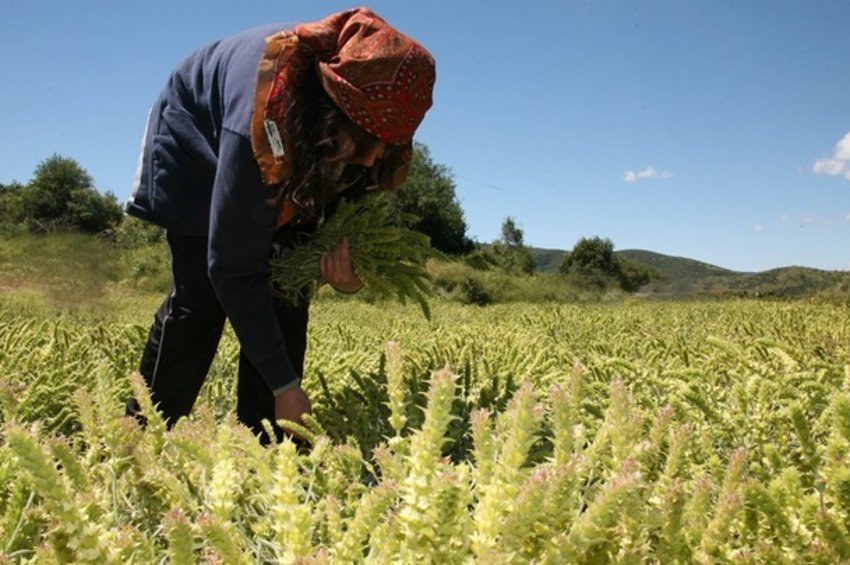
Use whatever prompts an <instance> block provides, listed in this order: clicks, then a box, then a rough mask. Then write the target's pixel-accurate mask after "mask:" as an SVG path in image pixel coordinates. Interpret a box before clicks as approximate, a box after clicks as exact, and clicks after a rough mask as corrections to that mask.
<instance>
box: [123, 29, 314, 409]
mask: <svg viewBox="0 0 850 565" xmlns="http://www.w3.org/2000/svg"><path fill="white" fill-rule="evenodd" d="M284 28H285V26H284V25H280V24H276V25H267V26H263V27H259V28H255V29H251V30H248V31H245V32H242V33H240V34H238V35H234V36H232V37H229V38H226V39H223V40H220V41H217V42H214V43H211V44H210V45H207V46H205V47H203V48H201V49H199V50H198V51H196V52H195V53H193V54H191V55H189V56H188V57H187V58H186V59H184V60H183V61H182V62H181V63H180V64H179V65H178V66H177V68H176V69H175V70H174V71H173V73H172V74H171V77H170V78H169V80H168V83H167V84H166V86H165V88H164V89H163V91H162V93H161V94H160V95H159V98H158V99H157V101H156V103H155V104H154V106H153V108H152V110H151V114H150V117H149V119H148V124H147V129H146V131H145V135H144V143H143V147H142V152H141V156H140V158H139V167H138V170H137V174H136V182H135V184H134V187H133V192H132V197H131V199H130V201H129V202H128V203H127V207H126V211H127V213H128V214H130V215H132V216H135V217H138V218H141V219H143V220H147V221H149V222H153V223H154V224H157V225H159V226H162V227H164V228H165V229H166V230H169V231H172V232H174V233H179V234H183V235H190V236H199V237H206V238H208V268H209V269H208V270H209V277H210V280H211V281H212V284H213V287H214V288H215V291H216V294H217V296H218V298H219V301H220V302H221V306H222V308H223V309H224V311H225V313H226V314H227V317H228V318H229V320H230V323H231V325H232V326H233V329H234V331H235V332H236V336H237V337H238V338H239V342H240V344H241V346H242V350H243V351H244V353H245V354H246V355H247V357H248V359H249V360H250V361H251V362H252V364H253V365H254V366H255V367H256V368H257V370H258V371H259V372H260V374H261V375H262V377H263V379H264V380H265V382H266V384H267V385H268V386H269V389H271V390H272V391H273V392H276V393H279V392H281V391H283V390H285V389H286V388H288V387H289V386H292V385H293V384H294V383H297V381H298V375H296V374H295V371H294V369H293V367H292V364H291V362H290V360H289V357H288V355H287V353H286V347H285V345H284V340H283V335H282V333H281V331H280V329H279V328H278V325H277V322H276V320H275V316H274V311H273V309H272V296H271V292H270V289H269V283H268V276H267V275H268V259H269V253H270V251H271V245H272V241H273V238H274V235H275V231H276V227H277V225H276V224H277V210H276V209H274V208H273V207H272V206H269V205H268V203H267V199H268V197H269V196H270V195H271V192H270V190H271V189H270V188H269V187H267V186H266V185H264V184H263V182H262V180H261V177H260V170H259V167H258V165H257V163H256V160H255V158H254V154H253V151H252V148H251V138H250V123H251V115H252V112H253V102H254V85H255V81H256V75H257V64H258V62H259V59H260V57H261V55H262V53H263V50H264V49H265V38H266V37H267V36H269V35H272V34H273V33H275V32H277V31H280V30H281V29H284Z"/></svg>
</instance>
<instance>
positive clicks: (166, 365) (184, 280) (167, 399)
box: [127, 233, 308, 444]
mask: <svg viewBox="0 0 850 565" xmlns="http://www.w3.org/2000/svg"><path fill="white" fill-rule="evenodd" d="M166 237H167V240H168V246H169V248H170V250H171V269H172V284H171V291H170V293H169V295H168V296H167V297H166V299H165V301H164V302H163V303H162V306H160V308H159V310H158V311H157V312H156V315H155V316H154V321H153V325H152V326H151V329H150V333H149V334H148V341H147V343H146V344H145V349H144V352H143V353H142V361H141V364H140V368H139V371H140V373H141V374H142V376H143V377H144V380H145V383H147V386H148V389H149V390H150V393H151V399H152V400H153V402H154V404H155V405H158V407H159V410H160V412H161V413H162V415H163V417H164V418H165V419H166V422H167V423H168V425H169V427H171V426H173V425H174V423H175V422H176V421H177V420H178V419H179V418H180V417H181V416H185V415H187V414H189V412H190V411H191V410H192V406H193V405H194V403H195V399H196V398H197V397H198V393H199V392H200V390H201V385H203V383H204V379H205V378H206V376H207V372H208V371H209V368H210V364H211V363H212V360H213V357H215V353H216V349H217V348H218V342H219V340H220V339H221V333H222V330H223V328H224V321H225V318H226V316H225V313H224V310H222V308H221V305H220V304H219V301H218V297H217V296H216V294H215V291H214V290H213V287H212V283H211V282H210V280H209V276H208V275H207V239H206V238H203V237H191V236H182V235H177V234H172V233H168V234H167V236H166ZM274 309H275V314H276V317H277V323H278V326H279V327H280V329H281V332H282V333H283V336H284V340H285V342H286V350H287V353H288V354H289V358H290V361H291V362H292V366H293V367H294V368H295V371H296V373H297V374H298V375H303V372H304V371H303V368H304V353H305V351H306V349H307V318H308V305H304V306H299V307H290V306H288V305H286V304H284V303H282V302H281V301H279V300H275V301H274ZM139 412H140V407H139V404H138V402H137V401H136V399H135V398H131V399H130V400H129V401H128V403H127V414H128V415H132V416H136V417H138V418H140V419H141V416H140V414H139ZM236 414H237V417H238V418H239V420H240V421H241V422H242V423H244V424H245V425H247V426H248V427H250V428H251V429H252V430H253V431H254V433H255V434H259V435H260V441H262V443H264V444H265V443H268V442H269V437H268V435H267V434H266V432H265V429H264V428H263V426H262V424H261V421H262V420H263V419H264V418H265V419H267V420H269V421H270V422H272V423H273V422H274V396H273V395H272V393H271V390H269V388H268V386H266V384H265V382H264V381H263V379H262V378H261V377H260V374H259V373H258V372H257V370H256V369H255V368H254V366H253V365H252V364H251V362H250V361H249V360H248V358H247V357H246V356H245V354H244V352H240V354H239V373H238V383H237V403H236ZM142 422H143V420H142ZM143 423H144V422H143ZM273 428H274V430H275V434H276V435H277V440H278V441H280V440H281V438H282V436H283V431H282V430H281V429H280V428H279V427H278V426H277V425H273Z"/></svg>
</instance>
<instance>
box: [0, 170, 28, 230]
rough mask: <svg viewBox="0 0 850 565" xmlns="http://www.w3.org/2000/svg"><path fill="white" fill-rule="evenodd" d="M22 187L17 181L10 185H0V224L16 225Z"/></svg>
mask: <svg viewBox="0 0 850 565" xmlns="http://www.w3.org/2000/svg"><path fill="white" fill-rule="evenodd" d="M23 190H24V185H22V184H21V183H19V182H17V181H13V182H12V183H10V184H2V183H0V224H14V223H17V221H18V220H17V218H18V217H20V215H21V213H20V207H21V193H22V192H23Z"/></svg>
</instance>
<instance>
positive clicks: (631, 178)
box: [623, 167, 673, 182]
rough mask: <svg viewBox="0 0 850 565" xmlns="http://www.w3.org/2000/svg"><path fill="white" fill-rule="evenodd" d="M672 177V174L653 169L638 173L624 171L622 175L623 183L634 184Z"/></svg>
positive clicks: (649, 168) (647, 168) (648, 168)
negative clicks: (645, 180)
mask: <svg viewBox="0 0 850 565" xmlns="http://www.w3.org/2000/svg"><path fill="white" fill-rule="evenodd" d="M672 177H673V173H671V172H670V171H665V170H662V169H656V168H655V167H646V168H645V169H642V170H640V171H626V173H625V174H624V175H623V181H625V182H635V181H639V180H644V179H669V178H672Z"/></svg>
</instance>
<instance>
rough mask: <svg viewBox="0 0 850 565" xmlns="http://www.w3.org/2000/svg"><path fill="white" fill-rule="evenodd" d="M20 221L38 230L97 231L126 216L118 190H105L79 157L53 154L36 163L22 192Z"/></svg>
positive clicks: (19, 211)
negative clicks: (96, 184)
mask: <svg viewBox="0 0 850 565" xmlns="http://www.w3.org/2000/svg"><path fill="white" fill-rule="evenodd" d="M18 199H19V205H18V206H17V209H16V215H17V218H15V219H16V221H17V222H25V223H27V224H28V225H29V226H30V227H31V228H32V229H34V230H52V229H56V228H75V229H79V230H82V231H86V232H91V233H96V232H100V231H103V230H105V229H107V228H111V227H113V226H115V225H117V224H118V223H119V222H120V221H121V218H122V217H123V212H122V210H121V206H120V205H119V204H118V200H117V198H116V197H115V195H114V194H112V193H110V192H107V193H106V194H101V193H100V192H98V191H97V190H96V189H95V188H94V182H93V181H92V178H91V177H90V176H89V174H88V173H87V172H86V170H85V169H83V168H82V167H81V166H80V165H79V164H78V163H77V162H76V161H75V160H73V159H67V158H65V157H60V156H59V155H53V156H52V157H49V158H48V159H45V160H44V161H42V162H41V163H39V165H38V166H37V167H36V169H35V172H34V175H33V178H32V180H31V181H30V183H29V184H28V185H27V186H26V187H25V188H23V189H22V190H21V191H20V193H19V195H18Z"/></svg>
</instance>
